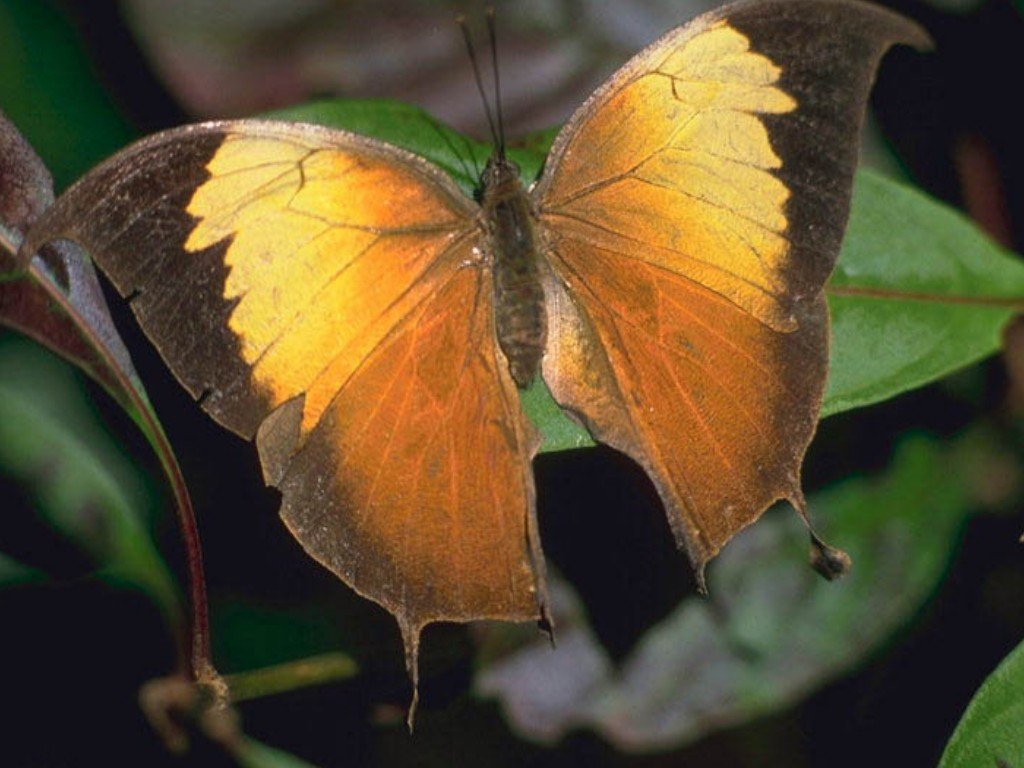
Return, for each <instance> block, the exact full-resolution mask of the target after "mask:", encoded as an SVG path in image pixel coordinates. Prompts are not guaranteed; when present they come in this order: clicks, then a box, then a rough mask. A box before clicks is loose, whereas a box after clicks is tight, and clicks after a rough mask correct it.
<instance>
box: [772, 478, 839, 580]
mask: <svg viewBox="0 0 1024 768" xmlns="http://www.w3.org/2000/svg"><path fill="white" fill-rule="evenodd" d="M788 501H789V503H790V504H792V505H793V508H794V509H795V510H796V512H797V514H798V515H800V519H801V520H803V522H804V525H805V526H807V533H808V535H809V536H810V537H811V547H810V552H809V560H810V563H811V567H812V568H813V569H814V570H815V571H817V572H818V573H819V574H820V575H821V576H822V577H824V578H825V579H828V580H829V581H835V580H836V579H838V578H840V577H842V576H845V575H846V573H847V572H849V570H850V569H851V568H852V567H853V558H851V557H850V556H849V555H848V554H846V552H844V551H843V550H841V549H839V548H838V547H833V546H831V545H829V544H827V543H825V541H823V540H822V538H821V537H820V536H819V535H818V532H817V531H815V530H814V526H813V525H812V524H811V518H810V516H809V515H808V514H807V501H806V500H805V499H804V495H803V492H801V491H796V492H794V493H792V494H791V495H790V496H789V498H788Z"/></svg>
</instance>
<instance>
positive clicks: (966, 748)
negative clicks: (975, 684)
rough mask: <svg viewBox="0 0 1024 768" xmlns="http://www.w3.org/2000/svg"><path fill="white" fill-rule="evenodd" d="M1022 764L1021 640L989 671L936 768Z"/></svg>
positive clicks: (1023, 668) (1023, 660) (997, 767)
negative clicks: (993, 669) (994, 669)
mask: <svg viewBox="0 0 1024 768" xmlns="http://www.w3.org/2000/svg"><path fill="white" fill-rule="evenodd" d="M1018 765H1024V643H1022V644H1020V645H1018V646H1017V648H1016V649H1014V651H1013V652H1012V653H1011V654H1010V655H1009V656H1007V657H1006V658H1005V659H1004V660H1003V663H1002V664H1000V665H999V666H998V667H997V668H996V671H995V672H993V673H992V674H991V675H989V677H988V679H986V680H985V682H984V683H983V684H982V686H981V688H979V689H978V692H977V693H976V694H975V695H974V698H973V699H971V703H970V704H968V705H967V710H966V711H965V712H964V715H963V717H962V718H961V719H960V724H959V725H957V727H956V730H955V731H954V732H953V737H952V738H951V739H950V740H949V744H948V745H947V746H946V751H945V752H944V753H943V754H942V761H941V762H940V763H939V768H1002V767H1003V766H1018Z"/></svg>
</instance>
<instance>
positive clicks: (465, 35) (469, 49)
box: [455, 13, 505, 157]
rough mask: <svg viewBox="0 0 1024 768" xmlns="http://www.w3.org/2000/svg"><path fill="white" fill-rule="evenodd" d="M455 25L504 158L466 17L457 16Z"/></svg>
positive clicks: (494, 137) (500, 153)
mask: <svg viewBox="0 0 1024 768" xmlns="http://www.w3.org/2000/svg"><path fill="white" fill-rule="evenodd" d="M455 23H456V24H458V25H459V29H461V30H462V39H463V40H465V41H466V53H468V54H469V61H470V62H471V63H472V65H473V77H474V78H475V79H476V88H477V90H478V91H480V100H481V101H483V103H484V113H485V114H486V115H487V124H488V125H489V126H490V128H491V138H492V139H493V140H494V145H495V146H496V147H498V156H499V157H504V156H505V145H504V141H503V140H502V139H501V137H500V136H499V134H498V131H497V130H496V129H495V127H494V116H493V115H492V114H491V105H490V104H489V103H488V102H487V95H486V94H485V93H484V84H483V81H482V80H481V79H480V66H479V65H478V64H477V61H476V51H474V50H473V41H472V40H471V39H470V37H469V29H468V28H467V26H466V17H465V15H464V14H461V13H460V14H459V15H458V16H456V17H455Z"/></svg>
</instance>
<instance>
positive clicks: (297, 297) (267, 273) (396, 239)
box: [185, 134, 468, 433]
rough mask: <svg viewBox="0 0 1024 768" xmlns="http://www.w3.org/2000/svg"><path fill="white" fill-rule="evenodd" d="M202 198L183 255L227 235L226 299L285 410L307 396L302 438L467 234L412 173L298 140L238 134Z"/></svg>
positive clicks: (258, 371)
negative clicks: (428, 275) (436, 266)
mask: <svg viewBox="0 0 1024 768" xmlns="http://www.w3.org/2000/svg"><path fill="white" fill-rule="evenodd" d="M207 169H208V171H209V173H210V178H209V180H208V181H206V182H205V183H204V184H202V185H201V186H200V187H199V188H198V189H197V190H196V192H195V193H194V195H193V196H192V199H191V201H190V203H189V206H188V212H189V213H190V214H191V215H192V216H195V217H196V218H197V219H198V222H197V224H196V226H195V228H194V229H193V231H192V232H191V234H190V236H189V238H188V240H187V242H186V243H185V248H186V250H189V251H199V250H201V249H203V248H207V247H209V246H211V245H213V244H214V243H217V242H219V241H221V240H223V239H225V238H227V237H230V238H232V239H231V241H230V244H229V246H228V248H227V253H226V255H225V264H226V265H227V267H228V268H229V272H228V276H227V279H226V282H225V286H224V298H225V299H229V300H234V301H236V302H237V304H236V305H235V307H234V309H233V311H232V313H231V316H230V320H229V326H230V328H231V330H232V331H233V332H234V333H235V334H236V335H237V336H238V338H239V340H240V345H241V350H242V354H243V356H244V357H245V361H246V363H248V364H249V365H251V366H252V367H253V377H254V379H255V380H256V382H257V383H258V384H259V385H260V386H261V387H263V388H264V389H265V390H266V391H267V392H268V393H269V394H270V397H271V398H272V400H273V402H274V403H275V404H280V403H282V402H285V401H286V400H289V399H290V398H292V397H294V396H295V395H297V394H300V393H305V395H306V399H305V406H304V411H303V419H302V430H303V433H306V432H308V430H309V429H310V428H311V427H312V426H313V425H315V424H316V422H317V421H318V420H319V418H320V416H321V414H322V413H323V411H324V409H325V408H326V407H327V405H328V404H329V403H330V401H331V398H333V397H334V395H335V393H336V392H337V390H338V388H339V386H340V385H341V384H343V383H344V382H345V381H347V380H348V378H349V377H350V376H351V375H352V373H353V372H354V371H355V370H356V368H357V367H358V366H359V365H360V363H361V361H363V360H364V359H365V357H366V356H367V354H369V352H370V351H371V350H373V349H374V347H375V346H376V345H377V344H379V343H380V342H381V340H382V339H383V338H384V336H385V335H386V334H387V332H388V331H389V330H390V329H391V328H393V327H394V326H395V324H396V323H397V322H398V320H399V319H400V318H402V317H404V316H405V315H406V314H407V313H408V312H409V311H410V310H411V309H412V308H413V307H415V306H416V305H417V304H418V303H420V302H421V301H423V300H424V299H425V298H426V297H427V295H428V294H429V291H430V290H431V289H432V285H431V282H430V281H429V280H424V279H422V278H423V277H424V275H425V274H426V273H427V272H428V271H429V270H430V269H431V268H432V266H433V265H434V264H435V263H436V262H437V260H438V259H439V258H440V257H441V256H442V255H443V253H444V252H445V251H447V250H448V249H450V248H451V247H452V245H453V244H454V243H455V242H456V241H457V240H458V239H459V238H460V237H462V236H464V234H465V232H466V228H467V221H468V220H467V217H466V215H465V212H464V211H462V210H460V209H459V208H458V207H457V206H456V205H455V204H452V205H449V204H447V201H446V199H445V197H444V196H442V195H439V194H438V193H437V190H436V189H433V188H431V187H430V186H429V185H428V184H426V183H424V179H423V178H422V175H420V174H418V173H417V172H416V171H415V169H414V168H412V167H408V166H403V165H401V164H398V163H395V162H393V161H390V160H389V159H387V158H384V157H375V156H373V155H372V154H368V153H366V152H365V151H360V152H358V153H357V152H355V151H345V150H344V149H334V148H324V147H323V146H315V145H307V144H304V143H302V142H300V141H298V140H296V139H294V138H292V137H289V138H288V140H284V139H283V138H281V137H253V136H251V135H241V134H240V135H229V136H228V137H227V138H226V140H225V141H224V144H223V145H222V146H221V147H220V148H219V149H218V151H217V152H216V154H215V155H214V156H213V158H212V159H211V161H210V162H209V164H208V165H207Z"/></svg>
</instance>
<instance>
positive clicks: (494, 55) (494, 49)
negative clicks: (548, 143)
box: [487, 5, 505, 160]
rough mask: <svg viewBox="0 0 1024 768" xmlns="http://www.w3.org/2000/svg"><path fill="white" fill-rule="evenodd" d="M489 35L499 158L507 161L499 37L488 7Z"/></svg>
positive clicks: (491, 9)
mask: <svg viewBox="0 0 1024 768" xmlns="http://www.w3.org/2000/svg"><path fill="white" fill-rule="evenodd" d="M487 34H488V36H489V37H490V38H491V68H492V69H493V70H494V103H495V106H496V107H497V111H498V157H500V158H501V159H502V160H504V159H505V118H504V116H503V115H502V113H501V76H500V75H499V74H498V72H499V70H498V35H497V33H496V32H495V24H494V6H493V5H490V6H488V7H487Z"/></svg>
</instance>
